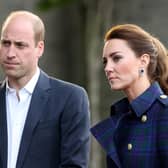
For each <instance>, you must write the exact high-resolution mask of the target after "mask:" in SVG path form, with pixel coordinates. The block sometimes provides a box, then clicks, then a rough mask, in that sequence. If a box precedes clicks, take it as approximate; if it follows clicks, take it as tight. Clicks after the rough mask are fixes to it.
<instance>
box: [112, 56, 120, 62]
mask: <svg viewBox="0 0 168 168" xmlns="http://www.w3.org/2000/svg"><path fill="white" fill-rule="evenodd" d="M121 58H122V57H121V56H113V58H112V59H113V61H114V62H119V61H120V60H121Z"/></svg>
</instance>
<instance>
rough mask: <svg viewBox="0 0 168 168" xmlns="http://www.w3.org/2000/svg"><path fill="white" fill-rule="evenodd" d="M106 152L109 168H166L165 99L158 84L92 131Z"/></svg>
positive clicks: (114, 111)
mask: <svg viewBox="0 0 168 168" xmlns="http://www.w3.org/2000/svg"><path fill="white" fill-rule="evenodd" d="M91 132H92V134H93V135H94V136H95V138H96V139H97V141H98V142H99V143H100V144H101V146H102V147H103V148H104V149H105V151H106V153H107V167H108V168H168V98H167V97H166V96H165V95H164V94H163V92H162V90H161V89H160V86H159V85H158V83H157V82H155V83H153V84H152V85H151V87H150V88H149V89H147V90H146V91H145V92H144V93H143V94H142V95H140V96H139V97H138V98H136V99H135V100H134V101H132V102H131V103H129V102H128V100H127V99H126V98H124V99H122V100H120V101H118V102H117V103H115V104H114V105H113V106H112V107H111V117H109V118H107V119H106V120H104V121H102V122H100V123H98V124H97V125H95V126H94V127H93V128H91Z"/></svg>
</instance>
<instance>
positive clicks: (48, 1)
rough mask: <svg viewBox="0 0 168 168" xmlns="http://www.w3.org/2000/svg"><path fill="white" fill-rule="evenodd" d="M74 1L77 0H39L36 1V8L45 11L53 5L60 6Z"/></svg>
mask: <svg viewBox="0 0 168 168" xmlns="http://www.w3.org/2000/svg"><path fill="white" fill-rule="evenodd" d="M74 1H77V0H40V1H39V2H38V3H37V8H38V9H39V10H43V11H46V10H49V9H51V8H53V7H62V6H64V5H67V4H70V3H72V2H74Z"/></svg>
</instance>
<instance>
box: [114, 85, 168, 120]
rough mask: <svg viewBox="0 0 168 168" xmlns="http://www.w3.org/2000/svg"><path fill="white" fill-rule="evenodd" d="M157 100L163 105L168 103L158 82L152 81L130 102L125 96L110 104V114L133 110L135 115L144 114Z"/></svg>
mask: <svg viewBox="0 0 168 168" xmlns="http://www.w3.org/2000/svg"><path fill="white" fill-rule="evenodd" d="M156 99H157V100H159V101H160V102H161V103H162V104H163V105H168V98H167V96H166V95H164V93H163V91H162V89H161V88H160V86H159V84H158V82H154V83H153V84H152V85H151V86H150V87H149V88H148V89H147V90H146V91H145V92H143V93H142V94H141V95H140V96H138V97H137V98H136V99H135V100H133V101H132V102H131V103H129V102H128V99H127V98H123V99H121V100H120V101H118V102H117V103H115V104H114V105H112V106H111V115H114V114H115V115H121V113H125V112H128V111H130V110H131V111H133V112H134V113H135V114H136V115H137V117H140V116H141V115H142V114H144V113H145V112H146V111H147V110H148V109H149V108H150V107H151V105H152V104H153V103H154V101H156Z"/></svg>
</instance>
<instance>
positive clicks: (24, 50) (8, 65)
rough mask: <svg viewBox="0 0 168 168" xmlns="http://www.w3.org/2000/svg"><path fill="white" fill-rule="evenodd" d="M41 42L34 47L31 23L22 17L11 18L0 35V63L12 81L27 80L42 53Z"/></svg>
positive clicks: (34, 69)
mask: <svg viewBox="0 0 168 168" xmlns="http://www.w3.org/2000/svg"><path fill="white" fill-rule="evenodd" d="M43 45H44V44H43V42H39V43H38V44H37V45H35V41H34V31H33V27H32V23H31V22H30V21H29V20H26V19H25V18H24V17H21V16H20V17H19V16H18V17H16V18H13V19H12V20H11V21H10V22H9V23H8V24H7V25H5V27H4V29H3V31H2V34H1V45H0V63H1V65H2V68H3V70H4V72H5V74H6V75H7V76H8V78H9V79H10V78H11V79H12V80H20V79H22V78H23V79H27V80H29V79H30V78H31V77H32V75H33V74H34V73H35V71H36V68H37V66H38V59H39V57H40V56H41V54H42V53H43Z"/></svg>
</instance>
